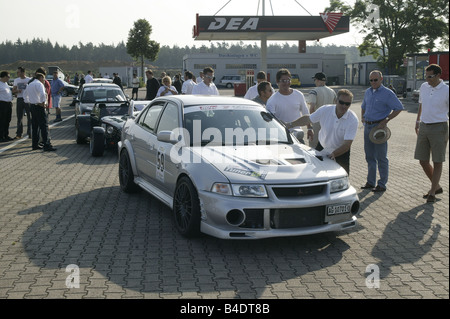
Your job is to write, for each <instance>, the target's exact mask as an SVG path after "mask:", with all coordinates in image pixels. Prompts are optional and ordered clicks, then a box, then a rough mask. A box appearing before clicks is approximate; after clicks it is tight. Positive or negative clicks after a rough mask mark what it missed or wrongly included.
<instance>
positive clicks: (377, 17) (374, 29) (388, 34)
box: [326, 0, 449, 74]
mask: <svg viewBox="0 0 450 319" xmlns="http://www.w3.org/2000/svg"><path fill="white" fill-rule="evenodd" d="M326 11H327V12H336V11H338V12H343V13H344V14H345V15H348V16H350V17H351V19H352V24H353V25H354V26H355V27H357V28H358V29H360V30H361V31H360V32H361V33H362V34H363V35H364V36H365V37H364V40H363V43H361V45H360V46H359V49H360V52H361V54H362V55H373V56H374V58H375V59H377V60H378V61H379V62H380V64H381V65H382V66H383V67H384V68H385V69H386V70H387V71H388V72H389V73H390V74H396V73H398V72H399V69H400V66H401V65H402V64H403V58H404V57H405V55H406V54H407V53H415V52H420V51H423V50H424V49H434V48H435V47H436V46H437V45H438V43H439V41H440V42H441V43H442V44H443V45H445V44H447V46H448V28H449V20H448V14H449V6H448V3H447V1H446V0H408V1H404V0H392V1H384V0H357V1H356V2H355V5H354V6H353V7H350V6H348V5H347V4H345V3H344V1H339V0H331V1H330V7H328V8H327V9H326Z"/></svg>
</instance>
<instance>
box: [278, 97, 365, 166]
mask: <svg viewBox="0 0 450 319" xmlns="http://www.w3.org/2000/svg"><path fill="white" fill-rule="evenodd" d="M337 100H338V102H337V103H336V105H324V106H322V107H321V108H319V109H318V110H317V111H315V112H314V113H313V114H311V115H305V116H302V117H301V118H299V119H297V120H295V121H293V122H290V123H287V124H286V126H287V127H288V128H289V127H293V126H295V125H306V124H311V123H320V126H321V130H320V133H319V143H318V145H317V147H316V150H318V151H321V152H322V153H323V154H324V155H326V156H328V157H329V158H331V159H333V160H335V161H336V162H337V163H338V164H339V165H341V166H342V167H343V168H344V169H345V170H346V171H347V174H348V173H350V147H351V146H352V143H353V140H354V139H355V136H356V132H357V131H358V123H359V121H358V117H357V115H356V114H355V112H353V111H352V110H350V105H351V104H352V102H353V93H352V92H350V91H349V90H345V89H344V90H340V91H339V92H338V94H337Z"/></svg>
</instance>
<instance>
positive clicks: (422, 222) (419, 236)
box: [372, 204, 442, 278]
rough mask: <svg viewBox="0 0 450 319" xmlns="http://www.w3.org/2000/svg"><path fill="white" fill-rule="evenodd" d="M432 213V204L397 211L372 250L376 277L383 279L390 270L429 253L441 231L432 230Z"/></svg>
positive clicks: (439, 229)
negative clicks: (395, 216) (376, 264)
mask: <svg viewBox="0 0 450 319" xmlns="http://www.w3.org/2000/svg"><path fill="white" fill-rule="evenodd" d="M433 213H434V207H433V205H431V204H423V205H420V206H418V207H415V208H413V209H411V210H409V211H406V212H400V213H399V214H398V215H397V218H396V219H395V220H393V221H391V222H390V223H389V224H388V225H387V226H386V228H385V230H384V232H383V235H382V236H381V238H380V239H379V240H378V242H377V243H376V244H375V246H374V248H373V249H372V256H374V257H376V258H378V259H379V260H380V262H379V265H378V266H379V268H380V278H385V277H387V276H388V275H389V274H390V273H391V269H392V267H394V266H398V265H401V264H409V265H410V264H414V263H415V262H417V261H419V260H420V259H421V258H422V257H423V256H424V255H426V254H428V253H429V252H430V251H431V249H432V247H433V245H434V243H435V242H436V241H437V239H438V236H439V233H440V231H441V228H442V227H441V225H439V224H437V225H435V226H433V227H432V221H433ZM430 230H431V233H429V231H430Z"/></svg>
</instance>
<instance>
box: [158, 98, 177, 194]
mask: <svg viewBox="0 0 450 319" xmlns="http://www.w3.org/2000/svg"><path fill="white" fill-rule="evenodd" d="M180 110H181V107H179V106H178V105H177V104H175V103H173V102H168V103H167V105H166V106H165V108H164V110H163V112H162V115H161V117H160V119H159V121H158V127H157V130H156V132H157V134H158V133H159V132H161V131H172V132H174V133H175V134H178V133H179V132H181V131H180V130H178V128H180V127H181V126H180V125H181V122H180V116H181V115H180V112H181V111H180ZM173 147H175V146H174V144H172V143H166V142H161V141H157V149H156V163H155V167H156V170H155V176H154V183H155V184H156V185H158V188H160V189H162V190H163V191H164V192H165V193H166V194H169V195H171V196H172V195H173V192H174V189H175V186H176V182H177V177H178V161H175V162H174V161H173V160H172V158H171V154H170V152H171V150H172V149H173Z"/></svg>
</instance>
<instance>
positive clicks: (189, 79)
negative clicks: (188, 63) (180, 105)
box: [181, 71, 196, 94]
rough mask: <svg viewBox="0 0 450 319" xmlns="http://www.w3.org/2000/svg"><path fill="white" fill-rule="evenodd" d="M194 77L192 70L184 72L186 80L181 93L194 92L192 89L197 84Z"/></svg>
mask: <svg viewBox="0 0 450 319" xmlns="http://www.w3.org/2000/svg"><path fill="white" fill-rule="evenodd" d="M193 78H194V74H193V73H192V72H191V71H186V72H184V80H185V81H184V82H183V86H182V87H181V94H192V90H193V89H194V86H195V85H196V84H195V82H194V80H193Z"/></svg>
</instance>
